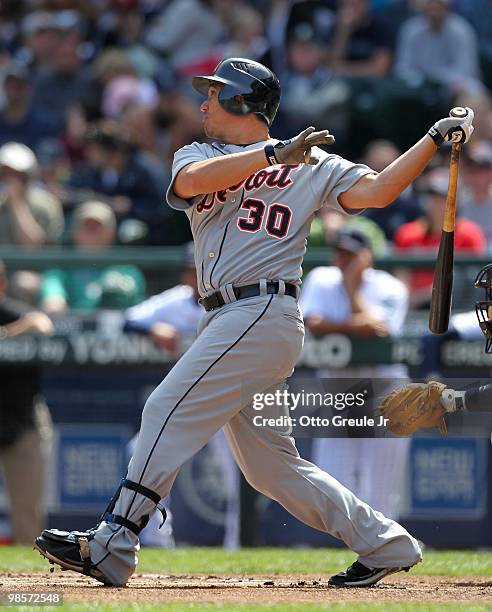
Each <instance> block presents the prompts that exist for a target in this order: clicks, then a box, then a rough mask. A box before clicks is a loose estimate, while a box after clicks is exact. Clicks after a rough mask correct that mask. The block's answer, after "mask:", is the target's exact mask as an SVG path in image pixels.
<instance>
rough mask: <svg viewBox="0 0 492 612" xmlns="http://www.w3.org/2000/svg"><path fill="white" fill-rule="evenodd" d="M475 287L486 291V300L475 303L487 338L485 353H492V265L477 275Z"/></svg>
mask: <svg viewBox="0 0 492 612" xmlns="http://www.w3.org/2000/svg"><path fill="white" fill-rule="evenodd" d="M475 287H477V288H478V289H485V300H484V301H483V302H476V303H475V311H476V313H477V318H478V324H479V325H480V329H481V330H482V332H483V335H484V336H485V352H486V353H492V264H489V265H488V266H485V268H482V269H481V270H480V272H479V273H478V274H477V278H476V279H475Z"/></svg>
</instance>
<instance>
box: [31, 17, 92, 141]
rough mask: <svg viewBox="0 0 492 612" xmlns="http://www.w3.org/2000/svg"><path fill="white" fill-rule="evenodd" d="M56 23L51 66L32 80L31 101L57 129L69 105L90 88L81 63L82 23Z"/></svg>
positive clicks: (89, 93)
mask: <svg viewBox="0 0 492 612" xmlns="http://www.w3.org/2000/svg"><path fill="white" fill-rule="evenodd" d="M60 25H63V26H64V29H63V30H62V31H61V34H60V39H59V42H58V45H57V47H56V49H55V51H54V56H53V66H52V68H51V69H50V70H49V71H46V72H42V73H40V74H38V75H37V76H36V77H35V79H34V104H35V106H36V108H38V109H39V110H41V111H43V112H45V113H51V115H52V116H53V118H54V120H56V121H57V127H58V129H59V130H61V128H62V127H63V121H64V117H65V112H66V110H67V108H68V107H69V105H70V104H72V103H73V102H74V101H76V100H81V99H84V98H86V97H88V96H89V95H91V94H92V92H93V89H94V82H93V79H92V76H91V74H90V72H89V71H88V70H87V69H86V68H85V67H84V65H83V59H84V58H83V56H82V45H81V43H82V32H81V27H82V24H81V23H80V22H71V23H67V24H66V25H65V24H60Z"/></svg>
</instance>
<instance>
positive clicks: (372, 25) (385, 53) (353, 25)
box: [329, 0, 393, 77]
mask: <svg viewBox="0 0 492 612" xmlns="http://www.w3.org/2000/svg"><path fill="white" fill-rule="evenodd" d="M392 55H393V53H392V37H391V30H390V29H389V24H388V23H387V22H386V21H385V20H384V19H383V18H382V17H380V16H379V15H377V14H375V13H373V11H372V10H371V7H370V4H369V0H339V2H338V9H337V13H336V21H335V32H334V37H333V42H332V45H331V46H330V52H329V65H330V67H331V68H332V69H333V70H334V72H335V73H337V74H341V75H345V76H349V77H361V76H364V77H384V76H386V75H387V74H388V71H389V69H390V67H391V61H392Z"/></svg>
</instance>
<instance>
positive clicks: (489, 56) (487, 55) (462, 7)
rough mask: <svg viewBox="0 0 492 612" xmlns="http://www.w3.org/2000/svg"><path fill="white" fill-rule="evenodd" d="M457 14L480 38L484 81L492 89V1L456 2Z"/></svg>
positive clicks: (461, 0)
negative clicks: (469, 24)
mask: <svg viewBox="0 0 492 612" xmlns="http://www.w3.org/2000/svg"><path fill="white" fill-rule="evenodd" d="M454 7H455V9H456V12H458V13H460V14H461V15H462V16H463V17H465V18H466V19H467V20H468V21H469V22H470V23H471V25H472V26H473V29H474V30H475V33H476V35H477V38H478V48H479V52H480V59H481V63H482V71H483V77H484V78H483V80H484V83H485V85H486V86H487V87H488V88H489V89H492V19H490V15H491V14H492V2H491V0H472V1H470V0H454Z"/></svg>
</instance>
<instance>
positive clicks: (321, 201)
mask: <svg viewBox="0 0 492 612" xmlns="http://www.w3.org/2000/svg"><path fill="white" fill-rule="evenodd" d="M317 152H318V154H319V156H320V157H321V161H320V162H319V163H318V164H317V165H316V166H313V170H312V175H311V185H312V188H313V192H314V196H315V198H316V200H317V208H321V206H329V207H331V208H333V209H335V210H339V211H341V212H343V213H346V214H352V215H353V214H359V213H361V212H363V210H364V209H360V210H359V209H357V210H348V209H346V208H343V206H342V205H341V204H340V202H339V201H338V197H339V196H340V194H342V193H343V192H344V191H347V190H348V189H350V188H351V187H352V186H353V185H355V183H357V181H358V180H359V179H360V178H362V177H363V176H366V175H367V174H374V173H375V172H374V170H372V169H371V168H369V166H366V165H364V164H354V163H353V162H350V161H348V160H346V159H344V158H343V157H340V156H339V155H328V154H326V153H325V152H324V151H321V150H318V151H317Z"/></svg>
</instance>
